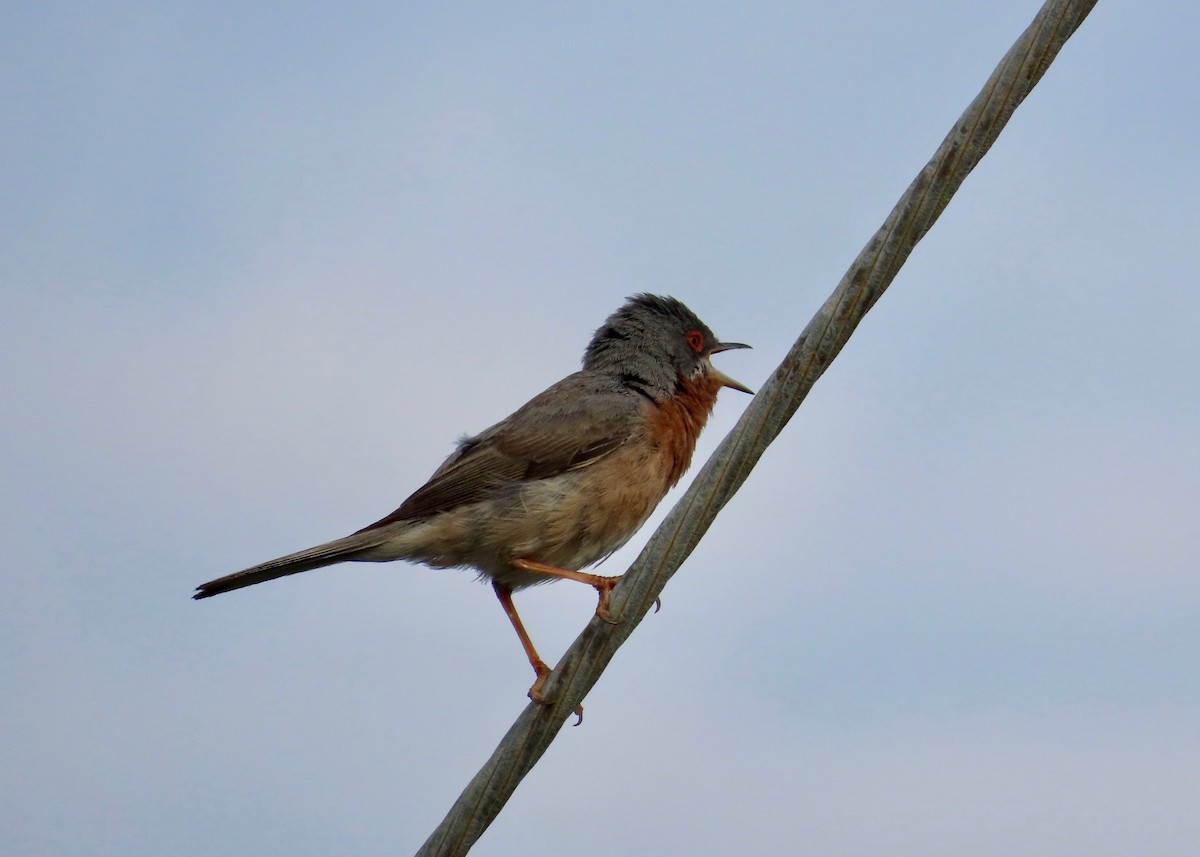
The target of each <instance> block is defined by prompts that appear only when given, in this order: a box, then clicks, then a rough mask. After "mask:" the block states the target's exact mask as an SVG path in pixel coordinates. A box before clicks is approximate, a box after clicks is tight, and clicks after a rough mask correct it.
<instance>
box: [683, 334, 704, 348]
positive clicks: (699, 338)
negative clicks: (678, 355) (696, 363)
mask: <svg viewBox="0 0 1200 857" xmlns="http://www.w3.org/2000/svg"><path fill="white" fill-rule="evenodd" d="M684 339H686V340H687V344H688V348H690V349H692V350H693V351H695V352H696V353H697V354H699V353H700V352H701V351H703V350H704V334H703V333H701V332H700V331H698V330H689V331H688V332H687V333H686V334H684Z"/></svg>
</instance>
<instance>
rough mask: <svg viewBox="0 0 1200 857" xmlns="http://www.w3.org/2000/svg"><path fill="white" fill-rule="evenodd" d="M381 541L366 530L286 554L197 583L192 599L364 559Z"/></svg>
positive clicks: (378, 535)
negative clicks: (206, 581)
mask: <svg viewBox="0 0 1200 857" xmlns="http://www.w3.org/2000/svg"><path fill="white" fill-rule="evenodd" d="M383 541H386V535H385V534H383V533H381V532H380V531H379V530H369V531H367V532H365V533H355V534H353V535H350V536H346V537H345V538H343V539H334V540H333V541H331V542H326V543H325V544H323V545H317V546H316V547H311V548H308V549H307V550H302V551H298V552H296V553H290V554H288V555H287V556H281V557H279V558H278V559H272V560H269V561H267V562H263V563H259V564H258V565H253V566H251V567H250V568H247V569H243V570H242V571H235V572H234V573H233V574H227V575H226V576H225V577H218V578H217V579H216V580H210V581H209V582H208V583H201V584H200V585H199V586H197V587H196V592H195V594H194V595H192V597H193V598H211V597H212V596H214V595H220V594H221V593H222V592H231V591H233V590H234V589H241V588H242V587H243V586H253V585H254V584H256V583H263V582H264V581H267V580H274V579H275V578H277V577H286V576H287V575H289V574H298V573H300V572H302V571H310V570H312V569H314V568H321V567H322V566H326V565H333V564H334V563H338V562H347V561H350V560H354V559H360V558H361V559H366V556H365V554H367V553H368V552H369V551H370V550H371V548H373V547H377V546H378V545H379V544H380V543H381V542H383Z"/></svg>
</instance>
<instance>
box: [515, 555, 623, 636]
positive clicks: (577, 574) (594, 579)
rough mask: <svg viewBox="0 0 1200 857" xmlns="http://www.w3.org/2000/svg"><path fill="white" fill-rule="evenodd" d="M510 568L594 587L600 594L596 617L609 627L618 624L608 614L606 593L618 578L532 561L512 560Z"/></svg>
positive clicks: (615, 583)
mask: <svg viewBox="0 0 1200 857" xmlns="http://www.w3.org/2000/svg"><path fill="white" fill-rule="evenodd" d="M511 564H512V566H513V567H514V568H519V569H521V570H522V571H532V572H536V573H537V574H547V575H549V576H551V577H561V578H562V579H563V580H577V581H579V582H580V583H586V584H587V585H588V586H594V587H595V588H596V591H597V592H599V593H600V602H599V603H598V604H597V605H596V615H597V616H599V617H600V618H601V619H603V620H604V621H605V622H607V623H608V624H610V625H616V624H618V620H616V619H614V618H613V616H612V614H611V613H609V612H608V593H610V592H612V588H613V587H614V586H616V585H617V581H618V580H620V579H621V578H620V577H604V576H603V575H600V574H588V573H587V572H586V571H574V570H572V569H569V568H559V567H558V566H557V565H546V564H545V563H544V562H536V561H534V560H532V559H514V560H512V563H511Z"/></svg>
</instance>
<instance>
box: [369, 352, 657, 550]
mask: <svg viewBox="0 0 1200 857" xmlns="http://www.w3.org/2000/svg"><path fill="white" fill-rule="evenodd" d="M598 386H599V385H598V384H597V381H596V379H595V378H594V377H589V376H587V375H584V374H583V373H576V374H574V375H570V376H568V377H567V378H564V379H563V380H562V381H559V382H558V383H557V384H555V385H554V386H553V387H550V388H549V389H548V390H546V391H545V392H543V393H540V394H538V395H537V396H535V397H534V398H533V399H531V400H530V401H529V402H528V403H526V404H525V405H524V406H522V407H521V409H520V410H518V411H517V412H516V413H514V414H513V415H512V416H510V417H508V418H507V419H505V420H504V421H502V422H500V423H497V424H496V425H494V426H492V427H491V428H489V429H487V430H486V431H484V432H483V433H481V434H479V435H476V436H475V437H470V438H466V439H465V440H463V441H462V442H461V444H460V445H459V448H458V451H457V452H456V453H455V454H454V455H452V456H450V458H449V459H448V460H447V461H446V462H445V463H444V464H443V465H442V466H441V467H439V468H438V469H437V471H436V472H434V474H433V476H431V477H430V479H429V481H428V482H426V483H425V484H424V485H423V486H421V487H420V488H418V489H417V491H416V492H414V493H413V495H412V496H411V497H409V498H408V499H407V500H405V501H404V502H403V503H402V504H401V505H400V508H398V509H397V510H396V511H394V512H392V514H390V515H388V516H387V517H386V518H382V519H380V520H378V521H376V522H375V523H373V524H371V525H370V526H367V527H364V528H363V529H361V530H359V532H366V531H367V530H373V529H375V528H376V527H382V526H385V525H387V524H391V523H394V522H396V521H405V520H413V519H416V518H425V517H428V516H430V515H434V514H437V513H438V512H445V511H449V510H451V509H454V508H457V507H458V506H461V505H463V504H465V503H472V502H475V501H477V500H480V499H482V498H484V497H486V496H488V495H489V494H490V493H491V492H492V491H493V490H494V489H496V488H497V487H499V486H501V485H504V484H507V483H511V482H524V481H529V480H533V479H546V478H549V477H551V476H557V475H559V474H561V473H566V472H567V471H570V470H578V469H579V468H581V467H587V466H588V465H590V464H594V463H595V462H597V461H599V460H600V459H602V458H604V457H605V456H606V455H608V454H609V453H611V452H612V451H613V450H615V449H617V448H618V447H620V446H621V445H622V444H624V443H625V442H626V441H627V440H628V439H629V438H630V437H631V436H632V434H633V431H634V428H635V427H636V424H637V422H636V420H637V416H638V415H639V413H640V411H641V408H642V407H643V404H644V403H643V402H642V400H641V399H640V398H639V397H638V396H636V395H630V394H629V393H628V391H623V390H621V389H620V388H618V387H603V388H601V389H597V387H598Z"/></svg>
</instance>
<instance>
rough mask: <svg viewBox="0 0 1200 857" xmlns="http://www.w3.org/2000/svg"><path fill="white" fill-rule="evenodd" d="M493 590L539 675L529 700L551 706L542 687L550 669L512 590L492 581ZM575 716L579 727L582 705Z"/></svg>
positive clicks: (581, 717)
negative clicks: (518, 607) (530, 633)
mask: <svg viewBox="0 0 1200 857" xmlns="http://www.w3.org/2000/svg"><path fill="white" fill-rule="evenodd" d="M492 589H493V590H494V591H495V593H496V598H497V599H499V601H500V606H501V607H503V608H504V612H505V614H506V615H507V616H508V621H509V622H512V626H513V630H514V631H516V632H517V637H518V638H519V639H520V640H521V648H523V649H524V650H525V657H527V658H529V664H530V666H532V667H533V671H534V672H535V673H537V678H536V679H534V682H533V686H532V687H530V688H529V698H530V699H532V700H533V701H534V702H536V703H538V704H539V705H549V704H550V700H548V699H546V698H545V697H543V696H542V685H543V684H545V683H546V676H548V675H550V667H549V666H548V665H547V664H546V662H545V661H543V660H542V659H541V658H540V657H539V656H538V653H537V649H535V648H534V647H533V640H531V639H529V632H528V631H526V630H525V625H524V623H522V622H521V617H520V616H518V615H517V607H516V605H515V604H513V600H512V590H511V589H509V588H508V587H507V586H504V585H502V584H499V583H496V582H495V581H492ZM575 716H576V717H578V718H579V719H578V720H576V721H575V725H576V726H578V725H579V724H580V723H582V722H583V706H582V705H577V706H575Z"/></svg>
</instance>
